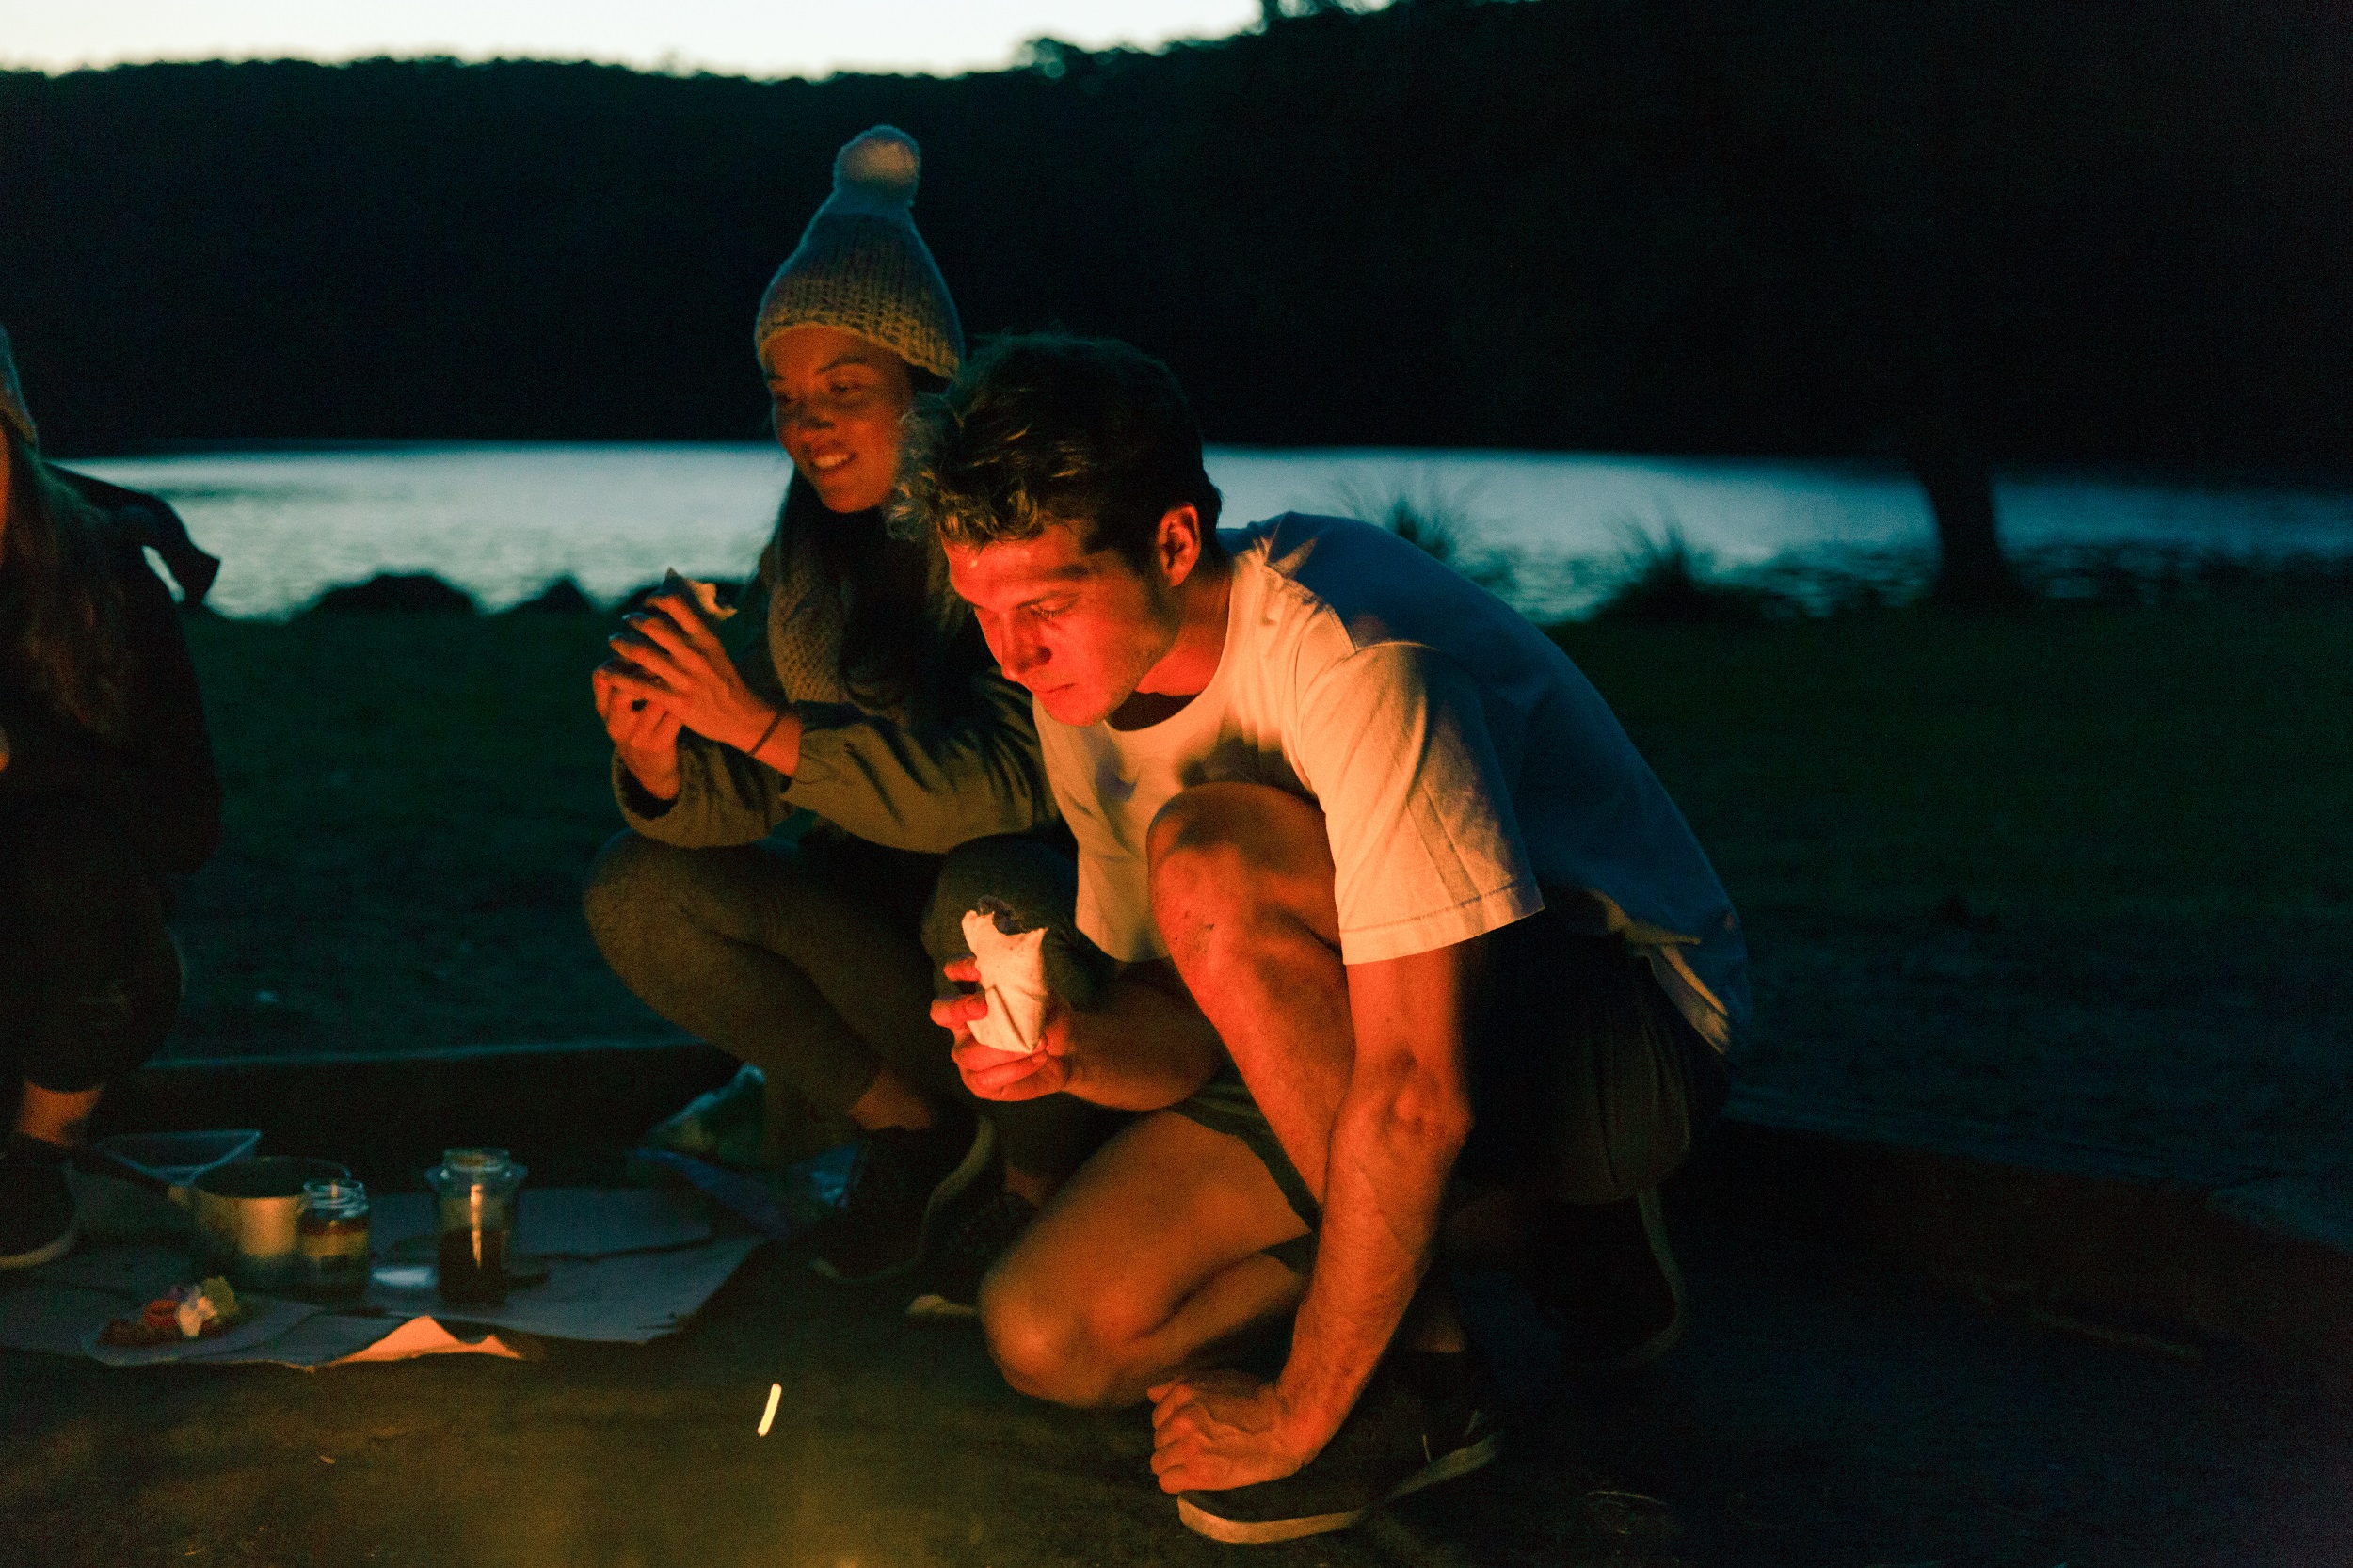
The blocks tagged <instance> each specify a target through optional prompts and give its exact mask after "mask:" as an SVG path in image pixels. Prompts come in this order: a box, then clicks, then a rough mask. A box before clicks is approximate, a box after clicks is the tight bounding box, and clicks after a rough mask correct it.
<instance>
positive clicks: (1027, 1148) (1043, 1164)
mask: <svg viewBox="0 0 2353 1568" xmlns="http://www.w3.org/2000/svg"><path fill="white" fill-rule="evenodd" d="M984 896H993V897H995V898H997V899H999V900H1001V901H1002V902H1003V903H1005V904H1008V905H1010V906H1011V907H1012V909H1013V910H1014V911H1015V913H1016V916H1017V917H1019V919H1020V921H1021V924H1022V925H1023V926H1024V927H1025V928H1032V929H1033V928H1035V927H1037V926H1041V925H1043V926H1046V927H1048V929H1049V930H1050V931H1051V932H1052V933H1053V935H1052V936H1049V937H1048V942H1047V956H1048V982H1049V984H1052V985H1053V986H1054V988H1055V989H1056V991H1057V994H1059V995H1062V996H1064V997H1067V998H1068V999H1069V1000H1072V1001H1074V1002H1076V1003H1079V1004H1080V1005H1084V1004H1086V1003H1088V1002H1090V1001H1092V1000H1093V999H1094V996H1095V993H1096V988H1097V987H1098V986H1099V984H1101V983H1102V981H1103V979H1104V978H1106V977H1107V975H1108V972H1109V968H1110V964H1109V961H1108V960H1107V959H1105V958H1104V957H1103V956H1102V954H1101V953H1100V952H1098V951H1097V950H1096V948H1095V947H1094V945H1093V944H1092V943H1090V942H1088V941H1087V940H1086V939H1085V938H1084V937H1082V936H1078V935H1077V933H1076V930H1075V929H1074V927H1073V925H1072V908H1073V905H1074V904H1075V902H1076V900H1077V896H1078V868H1077V866H1076V865H1075V864H1074V863H1073V861H1072V860H1071V858H1070V857H1069V856H1067V855H1066V854H1064V853H1063V852H1062V851H1060V850H1058V849H1057V848H1055V847H1054V846H1052V845H1051V844H1048V843H1045V842H1041V841H1040V840H1035V839H1031V838H1026V837H1007V838H997V839H981V840H974V841H973V842H971V843H968V844H965V845H963V846H961V847H959V848H958V849H956V850H954V851H952V852H951V853H950V854H948V855H946V856H936V855H918V854H914V853H911V852H908V851H904V850H891V849H885V848H883V847H881V846H879V845H875V844H870V843H867V842H866V841H864V840H859V839H853V838H848V837H845V836H836V835H831V834H827V835H824V836H823V837H820V836H818V835H815V834H812V835H810V836H808V837H807V838H805V839H803V840H801V841H800V842H798V843H792V844H786V843H779V842H776V841H766V842H761V843H756V844H742V845H736V846H732V847H728V848H722V849H678V848H675V847H673V846H671V845H669V844H664V843H661V842H658V841H656V840H651V839H648V838H645V837H643V836H641V835H639V834H636V833H633V832H624V833H622V834H620V835H618V836H617V837H616V838H615V839H614V840H612V841H611V842H610V843H608V844H606V845H605V846H604V848H603V850H602V851H601V852H600V854H599V855H598V856H597V859H596V863H595V865H594V866H592V867H591V868H590V870H589V873H588V888H587V893H586V896H585V899H584V905H585V908H586V912H587V916H588V928H589V931H590V932H591V933H592V934H593V935H594V936H595V937H596V941H597V946H598V948H599V949H600V951H601V952H603V954H604V957H605V962H607V963H608V964H610V965H612V966H613V970H614V972H615V973H616V974H617V975H619V976H620V977H621V979H622V980H623V981H624V982H625V983H626V984H628V985H629V988H630V989H631V990H632V991H634V992H636V993H637V995H638V996H639V997H640V998H641V999H642V1000H644V1001H645V1002H646V1004H647V1005H648V1006H649V1007H651V1008H652V1009H653V1010H654V1011H655V1012H657V1013H659V1014H661V1015H662V1016H664V1018H667V1019H668V1020H670V1022H672V1023H674V1024H676V1025H678V1026H679V1027H680V1028H681V1029H683V1030H685V1031H686V1032H689V1033H691V1034H694V1035H696V1036H697V1037H699V1038H701V1039H704V1040H707V1041H709V1042H710V1043H711V1044H712V1045H714V1046H717V1047H719V1048H721V1049H722V1050H725V1051H727V1052H728V1053H729V1054H731V1055H733V1056H735V1057H737V1058H739V1059H741V1060H743V1061H745V1062H750V1063H754V1064H757V1065H758V1066H759V1067H760V1070H761V1071H762V1072H763V1073H764V1074H766V1075H767V1079H768V1083H769V1108H770V1112H771V1120H772V1124H773V1122H774V1121H775V1119H776V1113H777V1112H783V1113H785V1114H786V1115H788V1116H789V1115H790V1114H791V1112H792V1111H793V1110H799V1111H800V1112H802V1113H803V1114H804V1116H805V1117H807V1118H808V1119H810V1120H813V1121H814V1122H815V1123H816V1124H817V1126H818V1128H822V1129H824V1133H826V1134H829V1135H830V1136H833V1137H839V1136H844V1135H846V1133H847V1131H848V1121H847V1115H846V1112H848V1110H849V1108H850V1107H851V1106H852V1105H853V1104H855V1103H856V1101H857V1099H858V1098H859V1096H862V1095H864V1094H865V1093H866V1091H867V1089H868V1088H869V1087H870V1086H872V1083H873V1081H874V1079H875V1076H876V1075H877V1074H878V1073H880V1072H881V1070H882V1068H883V1065H884V1064H886V1063H887V1064H889V1065H890V1067H892V1068H893V1069H894V1070H895V1071H897V1072H898V1073H899V1074H900V1075H901V1076H903V1077H904V1078H905V1079H906V1080H908V1081H909V1082H911V1083H913V1084H914V1085H915V1086H916V1087H917V1088H919V1089H920V1090H921V1091H922V1092H923V1093H924V1094H926V1095H927V1096H931V1097H933V1098H934V1099H935V1100H936V1101H940V1102H960V1103H966V1104H971V1103H974V1102H973V1100H972V1096H970V1094H969V1093H968V1091H967V1090H966V1089H965V1087H964V1084H963V1080H962V1079H961V1078H959V1077H958V1075H957V1073H956V1069H955V1064H954V1063H953V1062H952V1061H951V1060H950V1058H949V1055H948V1048H949V1043H950V1042H949V1036H948V1033H947V1032H946V1031H945V1030H943V1029H941V1028H940V1027H939V1026H938V1025H936V1024H935V1023H933V1022H932V1021H931V1013H930V1008H931V1002H932V1000H933V998H934V997H935V996H938V995H943V994H945V993H947V992H948V991H951V990H952V989H954V988H955V987H954V986H953V985H952V984H951V983H949V982H948V981H946V980H945V979H944V978H942V976H941V974H940V965H941V964H943V963H944V962H946V961H947V960H948V959H951V958H954V957H959V956H962V955H963V954H964V953H965V952H966V951H967V950H966V947H965V941H964V932H963V928H962V918H963V915H964V912H965V911H966V910H968V909H969V908H971V907H972V906H973V905H974V904H976V903H977V902H978V901H979V900H980V899H981V898H983V897H984ZM788 1095H789V1096H791V1100H794V1101H797V1102H798V1105H797V1107H796V1106H792V1104H791V1103H790V1101H786V1100H785V1098H784V1096H788ZM984 1109H985V1111H986V1113H987V1114H988V1116H989V1118H990V1120H991V1121H993V1122H994V1123H995V1124H996V1127H997V1132H998V1138H999V1140H1000V1148H1002V1150H1003V1151H1004V1155H1005V1160H1006V1162H1007V1163H1008V1164H1009V1165H1011V1166H1012V1167H1013V1168H1014V1169H1016V1170H1020V1171H1027V1172H1031V1173H1033V1174H1037V1175H1042V1176H1065V1175H1067V1174H1069V1172H1071V1171H1073V1170H1075V1169H1077V1168H1078V1166H1079V1164H1080V1161H1082V1160H1084V1159H1085V1158H1086V1156H1087V1155H1088V1154H1089V1153H1090V1152H1092V1150H1093V1148H1094V1146H1095V1144H1096V1143H1098V1142H1100V1140H1101V1137H1102V1134H1103V1131H1104V1119H1103V1118H1102V1116H1101V1115H1100V1114H1099V1113H1098V1112H1096V1109H1095V1108H1094V1107H1092V1106H1089V1105H1086V1104H1085V1103H1083V1102H1082V1101H1079V1100H1074V1099H1072V1098H1070V1097H1069V1096H1066V1095H1051V1096H1046V1097H1044V1098H1042V1099H1037V1100H1031V1101H1024V1102H1020V1103H1014V1104H993V1105H989V1106H987V1107H985V1108H984ZM779 1130H781V1129H779ZM771 1136H772V1138H774V1137H775V1136H776V1134H775V1133H773V1132H772V1134H771ZM774 1146H775V1145H774V1144H772V1147H774Z"/></svg>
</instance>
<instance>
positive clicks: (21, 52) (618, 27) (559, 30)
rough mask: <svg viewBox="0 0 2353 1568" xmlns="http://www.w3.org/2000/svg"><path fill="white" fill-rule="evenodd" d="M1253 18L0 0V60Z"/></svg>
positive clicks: (999, 32)
mask: <svg viewBox="0 0 2353 1568" xmlns="http://www.w3.org/2000/svg"><path fill="white" fill-rule="evenodd" d="M1257 16H1258V6H1257V0H832V3H829V4H811V3H809V0H765V3H755V0H401V3H399V4H389V3H385V0H374V3H370V4H355V3H353V0H64V3H60V0H0V66H18V67H25V66H29V67H33V68H36V69H39V70H44V71H59V70H67V69H71V68H72V67H74V66H80V65H114V64H120V63H124V62H131V61H140V60H185V59H273V58H280V57H283V56H299V57H305V58H312V59H324V60H342V59H354V58H360V57H364V56H371V55H456V56H459V57H461V58H467V59H487V58H491V57H494V56H534V57H537V58H542V59H594V60H610V61H616V62H620V63H624V64H629V65H636V66H646V67H669V68H674V69H681V70H711V71H724V72H740V73H743V74H746V75H753V76H822V75H825V74H827V73H829V72H835V71H843V70H883V71H907V72H936V73H940V74H953V73H955V72H961V71H970V70H986V69H989V68H992V67H997V66H1002V65H1005V64H1007V63H1009V62H1010V61H1011V60H1012V59H1013V57H1014V56H1015V55H1016V53H1017V52H1018V50H1019V49H1020V46H1021V44H1022V43H1023V42H1024V41H1025V40H1029V39H1032V38H1035V37H1037V36H1038V35H1040V34H1051V35H1053V36H1054V37H1056V38H1059V39H1063V40H1066V41H1068V42H1072V43H1078V44H1083V45H1086V46H1088V47H1102V46H1105V45H1109V44H1113V43H1132V44H1138V45H1142V46H1144V47H1151V46H1154V45H1158V44H1160V43H1164V42H1166V41H1168V40H1171V39H1177V38H1218V37H1222V36H1224V35H1225V34H1227V33H1231V32H1234V31H1236V30H1238V29H1240V28H1241V27H1243V26H1245V25H1247V24H1250V23H1252V22H1255V21H1257Z"/></svg>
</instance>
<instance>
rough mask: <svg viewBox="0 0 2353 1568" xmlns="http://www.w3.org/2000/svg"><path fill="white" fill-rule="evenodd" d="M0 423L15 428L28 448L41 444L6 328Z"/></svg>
mask: <svg viewBox="0 0 2353 1568" xmlns="http://www.w3.org/2000/svg"><path fill="white" fill-rule="evenodd" d="M0 421H5V422H6V423H7V424H10V425H12V426H14V427H15V429H16V433H17V434H18V435H20V436H22V437H24V444H25V445H26V446H39V445H40V436H39V435H37V434H36V433H35V432H34V430H33V411H32V410H31V409H30V408H26V407H25V406H24V383H23V382H22V381H19V380H18V379H17V378H16V355H15V353H14V352H13V351H12V350H11V349H10V348H9V347H8V328H5V327H0Z"/></svg>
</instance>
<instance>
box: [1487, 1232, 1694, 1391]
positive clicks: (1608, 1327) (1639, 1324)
mask: <svg viewBox="0 0 2353 1568" xmlns="http://www.w3.org/2000/svg"><path fill="white" fill-rule="evenodd" d="M1521 1277H1522V1279H1523V1281H1524V1282H1525V1283H1526V1284H1527V1286H1528V1288H1529V1294H1530V1295H1532V1296H1533V1297H1535V1298H1536V1306H1537V1310H1538V1311H1540V1312H1542V1313H1543V1314H1544V1316H1545V1320H1547V1321H1549V1322H1550V1323H1551V1324H1552V1326H1553V1327H1554V1328H1555V1329H1557V1330H1558V1331H1560V1335H1561V1358H1562V1360H1563V1362H1564V1363H1565V1364H1566V1366H1567V1368H1568V1370H1569V1371H1571V1372H1572V1373H1581V1374H1584V1375H1587V1376H1593V1375H1609V1374H1614V1373H1621V1372H1630V1371H1633V1370H1634V1369H1635V1368H1639V1367H1644V1366H1647V1365H1649V1364H1650V1363H1651V1362H1653V1361H1656V1360H1657V1359H1658V1358H1659V1357H1660V1356H1662V1355H1664V1354H1666V1353H1667V1352H1668V1351H1669V1350H1670V1349H1672V1348H1673V1345H1674V1343H1675V1341H1676V1340H1678V1339H1680V1338H1681V1337H1682V1336H1683V1321H1684V1304H1683V1272H1682V1271H1681V1270H1680V1269H1677V1268H1676V1267H1675V1259H1674V1254H1673V1252H1672V1251H1670V1250H1669V1248H1668V1246H1667V1230H1666V1226H1665V1225H1664V1224H1662V1223H1661V1220H1660V1217H1659V1210H1658V1189H1657V1188H1656V1187H1651V1188H1645V1189H1644V1190H1643V1191H1642V1192H1640V1193H1639V1194H1637V1195H1636V1196H1634V1197H1630V1198H1625V1199H1622V1200H1620V1201H1619V1202H1617V1203H1608V1204H1595V1205H1590V1206H1589V1205H1581V1204H1546V1205H1545V1207H1544V1209H1543V1211H1542V1218H1541V1219H1540V1220H1539V1222H1538V1224H1537V1226H1536V1234H1535V1236H1534V1237H1533V1238H1532V1239H1531V1241H1530V1245H1529V1256H1528V1259H1527V1261H1526V1263H1525V1264H1524V1266H1523V1271H1522V1275H1521Z"/></svg>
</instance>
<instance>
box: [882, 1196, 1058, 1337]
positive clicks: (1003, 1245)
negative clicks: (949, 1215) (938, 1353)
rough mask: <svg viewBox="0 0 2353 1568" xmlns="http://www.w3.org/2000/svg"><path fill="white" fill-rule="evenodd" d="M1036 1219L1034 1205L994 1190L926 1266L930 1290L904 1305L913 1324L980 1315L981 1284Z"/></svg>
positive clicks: (947, 1320)
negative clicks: (928, 1266)
mask: <svg viewBox="0 0 2353 1568" xmlns="http://www.w3.org/2000/svg"><path fill="white" fill-rule="evenodd" d="M1036 1218H1037V1205H1035V1204H1033V1203H1032V1202H1031V1201H1030V1200H1029V1199H1027V1198H1025V1197H1023V1196H1022V1195H1021V1194H1020V1193H1018V1192H1014V1191H1013V1190H1012V1189H1010V1188H1006V1187H1000V1188H998V1189H997V1191H996V1192H995V1193H993V1194H992V1195H991V1196H990V1197H989V1198H988V1200H987V1201H986V1202H984V1203H982V1204H980V1205H979V1206H978V1207H976V1208H973V1209H971V1210H970V1211H969V1212H968V1213H967V1214H966V1215H965V1217H964V1221H963V1223H962V1224H959V1225H957V1226H956V1228H955V1229H953V1230H952V1231H950V1232H949V1233H948V1240H946V1241H945V1242H943V1243H941V1245H940V1249H939V1256H938V1257H937V1258H936V1259H935V1260H934V1261H933V1263H932V1270H931V1280H930V1285H931V1288H930V1289H928V1290H926V1291H924V1292H923V1293H922V1294H921V1295H920V1296H918V1297H916V1298H915V1299H914V1300H913V1301H911V1302H909V1303H907V1317H908V1318H909V1319H911V1320H917V1321H928V1322H955V1321H960V1320H965V1319H970V1318H977V1317H979V1316H980V1315H981V1281H982V1279H983V1278H984V1277H985V1276H986V1275H987V1273H988V1271H989V1270H990V1269H992V1268H994V1267H996V1264H997V1260H998V1259H999V1258H1000V1257H1002V1256H1005V1253H1006V1251H1007V1249H1009V1248H1010V1247H1012V1245H1013V1243H1014V1241H1015V1240H1016V1239H1017V1238H1018V1237H1019V1236H1020V1235H1021V1233H1022V1232H1023V1231H1025V1230H1027V1229H1029V1228H1030V1222H1031V1221H1032V1220H1034V1219H1036Z"/></svg>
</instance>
